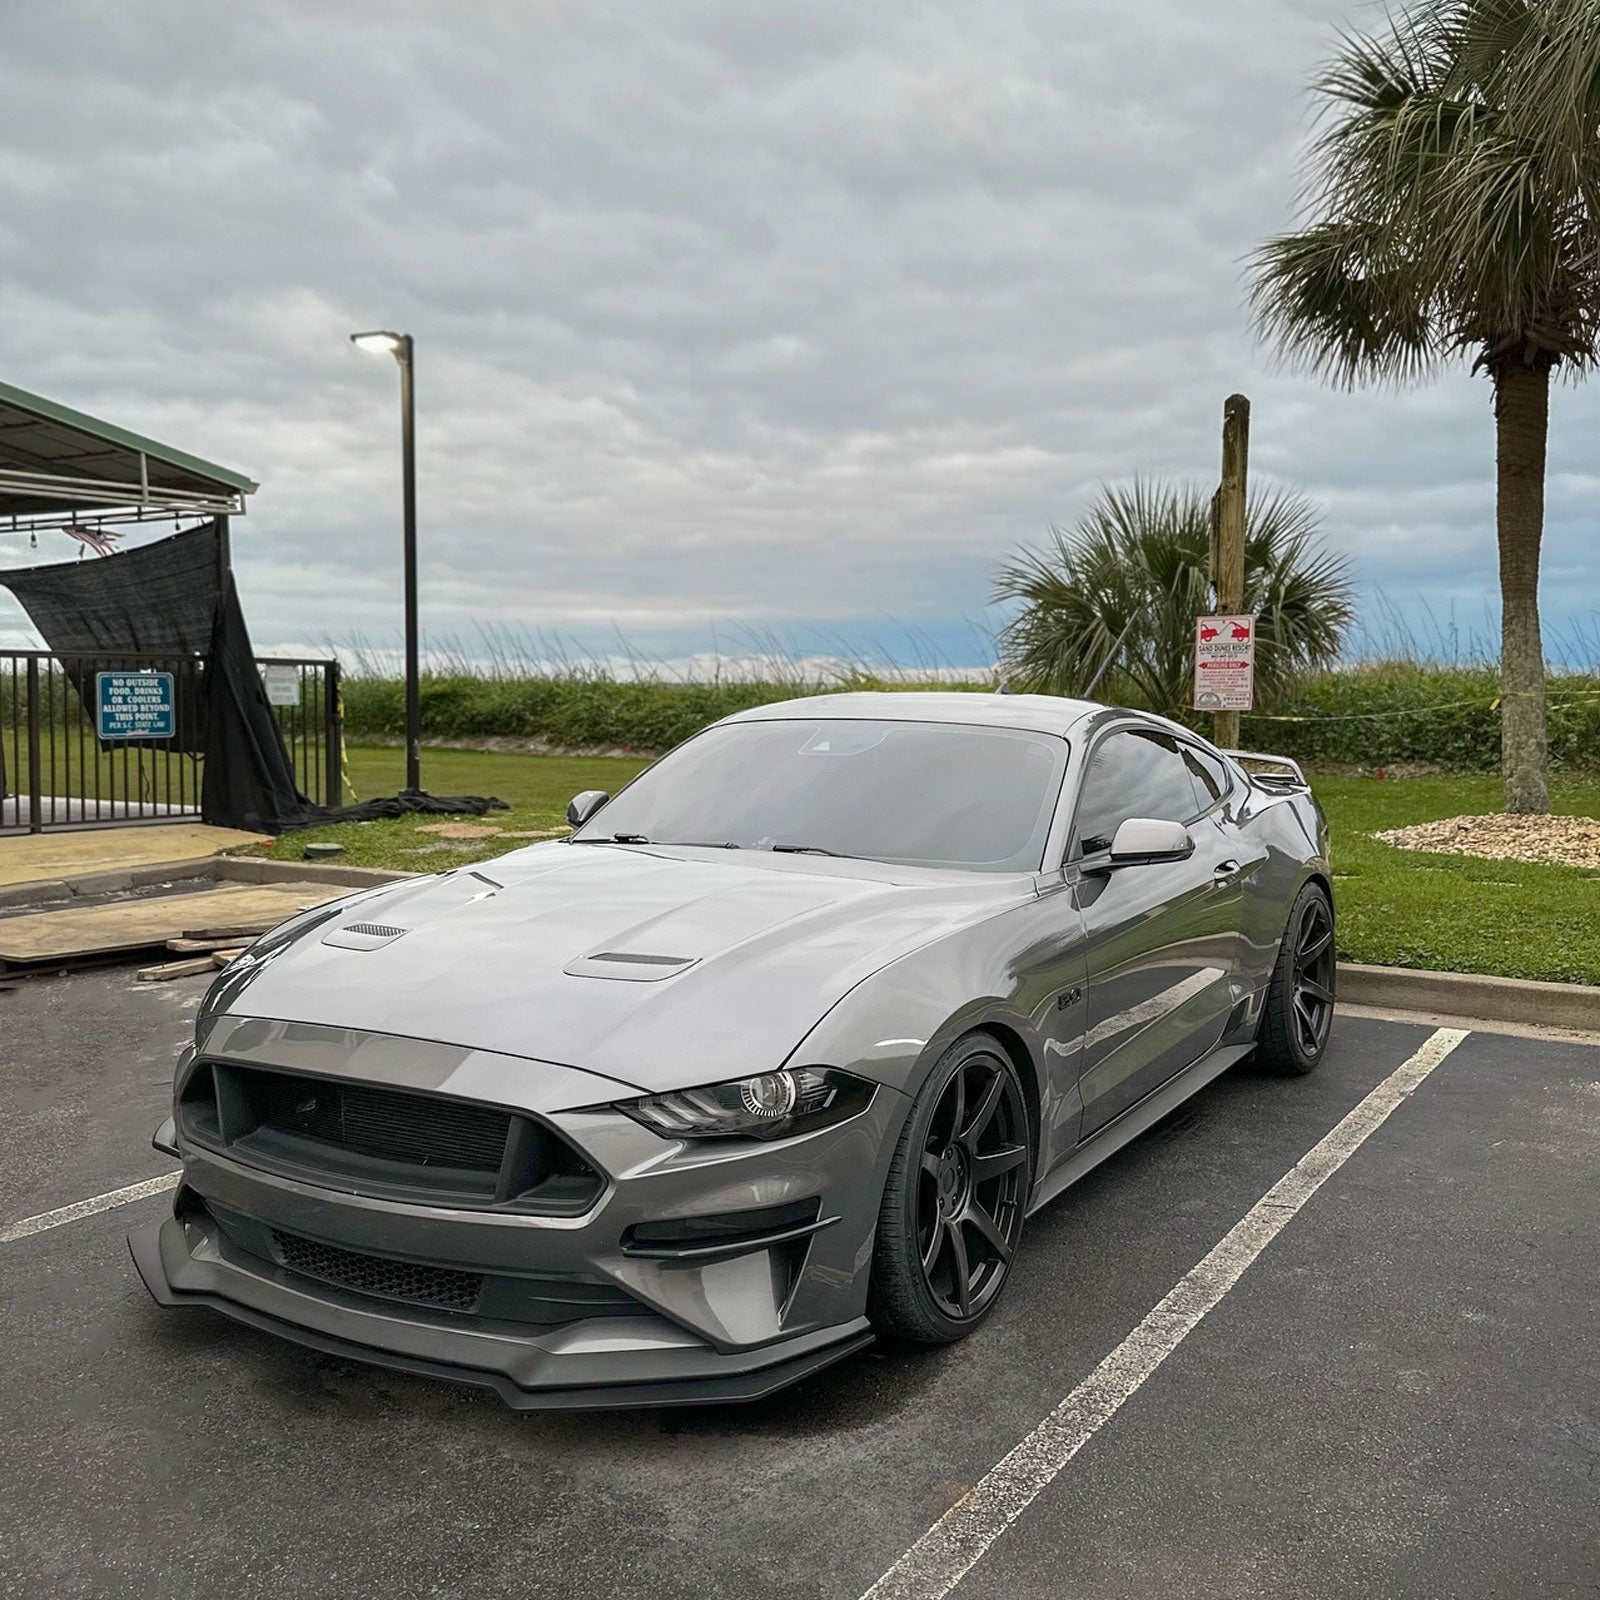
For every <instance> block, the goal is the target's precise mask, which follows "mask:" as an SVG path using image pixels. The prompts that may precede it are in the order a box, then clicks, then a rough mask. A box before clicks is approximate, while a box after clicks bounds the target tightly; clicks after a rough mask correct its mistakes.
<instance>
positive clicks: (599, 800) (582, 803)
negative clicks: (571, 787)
mask: <svg viewBox="0 0 1600 1600" xmlns="http://www.w3.org/2000/svg"><path fill="white" fill-rule="evenodd" d="M610 798H611V796H610V795H608V794H607V793H606V792H605V790H604V789H585V790H584V791H583V793H582V794H575V795H574V796H573V797H572V798H571V799H570V800H569V801H568V802H567V821H568V822H570V823H571V824H572V826H573V827H574V828H581V827H582V826H583V825H584V823H586V822H587V821H588V820H589V818H590V817H592V816H593V815H594V814H595V812H597V811H598V810H599V809H600V807H601V806H603V805H604V804H605V803H606V801H608V800H609V799H610Z"/></svg>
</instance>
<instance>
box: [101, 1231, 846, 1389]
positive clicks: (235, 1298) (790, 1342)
mask: <svg viewBox="0 0 1600 1600" xmlns="http://www.w3.org/2000/svg"><path fill="white" fill-rule="evenodd" d="M128 1248H129V1250H130V1251H131V1252H132V1255H133V1264H134V1266H135V1267H136V1268H137V1269H138V1272H139V1276H140V1277H141V1278H143V1279H144V1283H145V1287H146V1288H147V1289H148V1290H149V1291H150V1293H151V1295H152V1296H153V1298H154V1299H155V1301H156V1303H157V1304H158V1305H162V1306H208V1307H210V1308H211V1309H212V1310H214V1311H220V1312H222V1313H223V1314H224V1315H226V1316H229V1317H232V1318H234V1319H235V1320H236V1321H238V1322H243V1323H246V1324H248V1325H249V1326H250V1327H253V1328H259V1329H260V1330H262V1331H263V1332H264V1333H273V1334H277V1335H278V1336H279V1337H280V1338H284V1339H290V1340H293V1341H294V1342H295V1343H296V1344H301V1345H306V1346H309V1347H310V1348H311V1349H313V1350H320V1351H322V1352H323V1353H324V1354H327V1355H335V1356H344V1357H346V1358H347V1359H349V1360H352V1361H365V1362H371V1363H373V1364H375V1365H377V1366H383V1367H390V1368H394V1369H397V1370H399V1371H401V1372H411V1373H416V1374H418V1375H419V1376H422V1377H428V1378H443V1379H446V1380H448V1381H452V1382H456V1383H470V1384H477V1385H481V1386H482V1387H485V1388H488V1389H492V1390H494V1392H495V1393H496V1394H498V1395H499V1396H500V1398H501V1399H502V1400H503V1401H505V1403H506V1404H507V1405H509V1406H512V1407H513V1408H515V1409H516V1410H519V1411H525V1410H549V1409H569V1410H576V1409H585V1408H604V1407H634V1406H663V1405H687V1404H711V1403H715V1402H719V1401H722V1402H725V1401H736V1400H758V1399H760V1398H761V1397H762V1396H763V1395H767V1394H771V1393H772V1392H773V1391H775V1390H777V1389H782V1388H785V1387H786V1386H787V1385H789V1384H791V1383H797V1382H798V1381H799V1380H800V1379H802V1378H806V1377H809V1376H810V1375H811V1374H812V1373H814V1372H819V1371H821V1370H822V1369H823V1368H824V1367H827V1366H831V1365H832V1364H833V1363H834V1362H835V1361H839V1360H842V1359H843V1358H844V1357H845V1356H848V1355H851V1354H853V1353H854V1352H855V1351H857V1350H860V1349H862V1348H863V1347H865V1346H866V1345H868V1344H870V1343H871V1342H872V1337H873V1335H872V1331H871V1329H870V1328H869V1327H868V1326H867V1323H866V1320H865V1319H864V1318H857V1319H856V1320H855V1321H854V1322H853V1323H851V1324H848V1325H845V1326H843V1327H838V1328H826V1329H820V1330H817V1331H815V1332H812V1333H808V1334H801V1335H798V1336H796V1337H794V1338H792V1339H786V1340H783V1341H781V1342H780V1343H778V1344H776V1345H768V1346H764V1347H761V1348H758V1349H754V1350H750V1351H746V1352H743V1353H741V1352H737V1351H735V1352H726V1353H724V1352H719V1351H716V1350H713V1349H712V1348H711V1347H710V1346H708V1345H706V1344H705V1343H703V1342H702V1341H700V1340H696V1339H694V1338H692V1337H691V1336H685V1335H684V1334H683V1333H682V1332H681V1330H676V1331H675V1330H673V1329H672V1328H671V1327H670V1325H667V1324H664V1323H663V1322H662V1321H661V1320H660V1319H659V1318H650V1317H641V1318H639V1319H637V1320H636V1321H632V1320H629V1321H628V1322H626V1323H625V1322H624V1319H620V1318H618V1319H608V1320H607V1321H605V1322H599V1323H587V1324H583V1323H580V1324H575V1325H573V1326H571V1327H568V1328H564V1329H561V1330H559V1332H557V1333H555V1334H547V1335H543V1336H527V1335H523V1336H517V1335H508V1334H505V1333H499V1332H486V1331H482V1330H476V1329H474V1330H462V1329H460V1328H453V1327H447V1326H441V1325H439V1324H438V1323H432V1322H428V1321H426V1320H420V1319H419V1320H411V1319H408V1318H405V1317H402V1316H397V1315H395V1314H393V1313H392V1312H374V1311H370V1310H363V1309H357V1308H355V1307H352V1306H349V1305H342V1304H339V1303H337V1302H336V1301H334V1300H331V1299H328V1298H325V1297H322V1296H319V1295H317V1294H314V1293H310V1294H308V1293H306V1292H305V1290H304V1289H302V1288H298V1287H293V1286H290V1285H287V1284H285V1283H282V1282H272V1281H270V1280H269V1279H266V1278H263V1277H260V1276H257V1275H256V1274H252V1273H248V1272H245V1271H241V1269H240V1268H238V1267H237V1266H235V1265H233V1264H231V1263H229V1262H228V1261H226V1260H224V1259H223V1258H222V1257H221V1256H220V1255H219V1254H218V1253H217V1249H216V1241H215V1238H214V1237H213V1238H211V1239H209V1240H204V1239H202V1240H199V1241H196V1240H194V1239H192V1238H191V1237H190V1236H188V1231H187V1230H186V1228H185V1224H184V1221H183V1219H181V1218H179V1217H176V1216H174V1217H168V1218H167V1219H166V1220H165V1221H164V1222H159V1223H153V1224H150V1225H148V1226H146V1227H144V1228H140V1229H138V1230H137V1231H135V1232H133V1233H130V1234H129V1235H128Z"/></svg>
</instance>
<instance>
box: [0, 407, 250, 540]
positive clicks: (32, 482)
mask: <svg viewBox="0 0 1600 1600" xmlns="http://www.w3.org/2000/svg"><path fill="white" fill-rule="evenodd" d="M255 489H256V484H255V483H254V482H253V481H252V480H251V479H249V478H247V477H245V476H244V474H243V473H240V472H230V471H229V470H228V469H227V468H226V467H219V466H216V465H215V464H214V463H212V462H210V461H202V460H201V459H200V457H199V456H191V455H188V454H187V453H185V452H184V451H182V450H174V449H173V448H172V447H171V446H170V445H165V444H159V443H157V442H156V441H155V440H154V439H146V438H145V437H144V436H143V435H141V434H137V433H130V432H129V431H128V430H127V429H126V428H118V427H114V426H113V425H112V424H111V423H109V422H101V421H100V420H99V419H98V418H97V417H90V416H86V415H85V414H84V413H83V412H81V411H74V410H72V409H71V407H69V406H63V405H58V404H57V403H56V402H55V401H54V400H46V399H44V398H43V397H42V396H40V395H36V394H29V393H28V392H27V390H26V389H17V388H13V387H12V385H10V384H9V383H0V518H9V519H11V525H12V526H13V527H52V526H60V525H62V524H66V523H76V524H84V523H94V522H151V521H164V520H168V519H171V518H173V517H184V516H215V515H230V514H231V515H234V516H238V515H241V514H242V513H243V512H244V509H245V506H244V497H245V496H246V495H247V494H253V493H254V492H255Z"/></svg>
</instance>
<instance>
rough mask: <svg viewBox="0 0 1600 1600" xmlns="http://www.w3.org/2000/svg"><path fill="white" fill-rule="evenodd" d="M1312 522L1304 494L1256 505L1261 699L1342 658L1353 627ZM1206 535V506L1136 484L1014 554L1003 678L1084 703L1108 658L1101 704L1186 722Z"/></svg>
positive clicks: (1249, 562) (1348, 603) (1112, 492)
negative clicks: (1081, 697) (1037, 545)
mask: <svg viewBox="0 0 1600 1600" xmlns="http://www.w3.org/2000/svg"><path fill="white" fill-rule="evenodd" d="M1317 523H1318V516H1317V512H1316V509H1315V507H1314V506H1313V505H1312V504H1311V503H1310V502H1309V501H1308V500H1306V499H1305V498H1304V497H1303V496H1301V495H1298V494H1294V493H1292V492H1290V491H1287V490H1273V491H1264V492H1260V493H1257V494H1254V495H1252V496H1251V499H1250V504H1249V508H1248V511H1247V515H1246V534H1245V565H1246V571H1247V573H1248V578H1247V582H1246V590H1245V603H1246V606H1247V608H1248V609H1250V610H1252V611H1255V612H1257V613H1258V614H1259V615H1260V617H1261V622H1260V624H1259V626H1258V629H1257V645H1256V649H1257V672H1258V674H1259V676H1260V680H1261V683H1262V686H1263V690H1264V692H1276V691H1277V690H1278V689H1281V688H1282V687H1283V686H1284V685H1286V684H1287V683H1288V682H1289V681H1290V680H1291V679H1292V678H1293V677H1294V676H1295V675H1296V674H1297V673H1299V672H1303V671H1306V670H1308V669H1310V668H1314V667H1318V666H1326V665H1329V664H1331V663H1332V662H1333V661H1335V660H1337V658H1338V655H1339V651H1340V648H1341V646H1342V644H1343V639H1344V635H1345V633H1346V631H1347V630H1348V628H1349V627H1350V624H1351V622H1352V621H1353V618H1354V600H1353V591H1352V589H1351V586H1350V582H1349V578H1348V574H1347V571H1346V566H1345V563H1344V561H1343V559H1342V558H1341V557H1338V556H1333V555H1329V554H1327V553H1325V552H1324V551H1323V550H1322V548H1321V546H1320V544H1319V542H1318V538H1317ZM1210 536H1211V501H1210V496H1209V494H1208V493H1206V492H1205V491H1203V490H1201V489H1199V488H1198V487H1196V486H1194V485H1190V484H1170V483H1163V482H1158V481H1151V480H1147V479H1140V480H1135V481H1134V482H1133V483H1132V484H1130V485H1127V486H1108V487H1105V488H1103V489H1102V490H1101V491H1100V493H1099V495H1098V496H1097V497H1096V499H1095V501H1094V502H1093V504H1092V505H1091V506H1090V507H1089V509H1088V511H1087V512H1085V514H1084V516H1083V517H1082V518H1081V519H1080V521H1079V522H1078V523H1077V524H1076V526H1074V527H1073V528H1072V529H1070V530H1065V531H1064V530H1061V529H1056V530H1053V532H1052V534H1051V536H1050V538H1049V540H1048V541H1047V542H1046V543H1045V545H1044V546H1043V548H1041V549H1037V550H1035V549H1022V550H1019V551H1017V552H1016V553H1015V554H1014V555H1013V556H1012V557H1011V559H1010V560H1009V561H1008V562H1007V563H1006V564H1005V565H1004V566H1003V567H1002V568H1001V570H1000V572H999V574H998V576H997V578H996V580H995V594H996V597H997V598H999V599H1002V600H1009V601H1014V602H1020V609H1019V610H1018V612H1017V615H1016V616H1015V618H1014V619H1013V620H1012V621H1011V623H1009V624H1008V625H1007V627H1006V628H1005V629H1004V630H1003V631H1002V634H1001V640H1000V643H1001V659H1002V663H1003V666H1004V668H1005V671H1006V675H1007V677H1008V678H1009V679H1010V680H1011V681H1012V682H1013V683H1014V684H1015V685H1016V686H1017V687H1018V688H1026V689H1033V690H1037V691H1041V692H1045V693H1053V694H1082V693H1084V692H1085V691H1086V689H1087V688H1088V686H1089V684H1090V683H1091V682H1093V680H1094V678H1095V676H1096V674H1097V673H1099V672H1100V670H1101V669H1102V667H1104V666H1105V664H1106V662H1107V659H1108V657H1109V656H1110V654H1111V653H1112V652H1113V651H1114V650H1115V651H1116V656H1115V660H1114V662H1113V663H1112V669H1111V671H1110V672H1109V673H1108V674H1107V675H1106V677H1105V679H1104V680H1103V681H1102V683H1101V686H1100V689H1099V690H1098V697H1099V698H1100V699H1102V700H1113V701H1117V700H1120V701H1125V702H1128V703H1132V704H1136V705H1143V706H1146V707H1149V708H1150V709H1152V710H1156V711H1161V712H1163V713H1165V714H1166V715H1169V716H1177V717H1187V716H1189V715H1191V713H1190V712H1189V711H1188V710H1187V707H1188V705H1189V700H1190V694H1191V688H1192V678H1193V671H1194V664H1193V650H1194V620H1195V618H1196V617H1197V616H1202V615H1204V614H1205V612H1206V611H1207V609H1208V604H1209V591H1208V585H1207V579H1206V562H1207V556H1208V550H1209V546H1210ZM1130 624H1131V626H1130ZM1125 632H1126V638H1125V639H1124V638H1123V636H1124V633H1125ZM1119 640H1123V642H1122V644H1121V647H1120V649H1119V648H1118V641H1119Z"/></svg>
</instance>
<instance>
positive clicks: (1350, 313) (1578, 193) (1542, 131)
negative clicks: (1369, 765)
mask: <svg viewBox="0 0 1600 1600" xmlns="http://www.w3.org/2000/svg"><path fill="white" fill-rule="evenodd" d="M1315 87H1316V92H1317V94H1318V96H1319V97H1320V99H1321V100H1322V102H1323V109H1324V114H1325V120H1324V123H1323V126H1322V130H1321V132H1320V134H1319V136H1318V137H1317V139H1316V141H1315V142H1314V144H1313V146H1312V150H1311V176H1310V182H1309V185H1308V190H1307V194H1306V197H1305V211H1306V222H1305V225H1304V226H1303V227H1302V228H1301V229H1300V230H1299V231H1297V232H1294V233H1289V234H1285V235H1283V236H1282V237H1280V238H1276V239H1273V240H1271V241H1270V242H1269V243H1267V244H1266V245H1265V246H1263V247H1262V248H1261V249H1260V250H1259V251H1258V252H1257V254H1256V256H1255V258H1254V261H1253V276H1254V283H1253V287H1252V298H1253V302H1254V306H1255V310H1256V314H1257V317H1258V321H1259V325H1260V326H1261V328H1262V330H1263V331H1264V333H1265V334H1266V335H1267V336H1268V337H1269V338H1271V339H1272V340H1274V341H1275V342H1276V343H1277V344H1278V345H1279V346H1280V348H1281V349H1282V350H1283V351H1284V352H1285V353H1286V354H1288V355H1289V356H1290V357H1291V358H1296V359H1298V360H1300V361H1301V362H1302V363H1304V364H1305V365H1307V366H1309V367H1310V368H1312V369H1313V370H1315V371H1318V372H1320V373H1322V374H1323V375H1325V376H1326V377H1328V378H1330V379H1332V380H1333V381H1334V382H1336V383H1339V384H1341V385H1344V386H1346V387H1351V386H1354V385H1355V384H1357V383H1359V382H1362V381H1374V380H1375V381H1379V382H1382V381H1392V382H1400V383H1405V382H1409V381H1414V380H1417V379H1420V378H1423V377H1425V376H1427V375H1429V374H1430V373H1432V372H1433V371H1434V370H1435V369H1436V368H1437V367H1438V366H1439V365H1440V364H1441V363H1443V362H1445V361H1447V360H1450V359H1453V358H1468V359H1470V361H1471V364H1472V370H1473V371H1474V372H1479V371H1481V372H1485V373H1487V374H1488V377H1489V380H1490V382H1491V384H1492V385H1493V390H1494V417H1495V445H1496V458H1497V478H1496V517H1495V522H1496V531H1497V535H1498V541H1499V552H1500V603H1501V639H1500V676H1501V762H1502V768H1503V771H1504V775H1505V801H1506V810H1507V811H1513V812H1537V813H1543V812H1546V811H1548V810H1549V809H1550V796H1549V760H1548V752H1547V749H1546V741H1545V667H1544V648H1543V643H1542V641H1541V639H1540V634H1539V544H1540V540H1541V538H1542V537H1543V533H1544V475H1545V442H1546V436H1547V433H1548V428H1549V410H1550V375H1551V373H1552V371H1554V369H1555V368H1556V367H1557V366H1562V367H1563V368H1564V370H1565V371H1566V372H1568V373H1569V374H1572V375H1575V376H1576V375H1581V374H1583V373H1584V372H1586V371H1587V370H1588V368H1589V367H1590V366H1592V365H1593V364H1594V361H1595V355H1596V350H1595V338H1596V328H1597V319H1600V225H1597V219H1600V0H1430V3H1428V4H1425V5H1422V6H1420V7H1418V8H1417V9H1415V10H1412V11H1410V12H1408V13H1407V14H1406V15H1404V16H1403V17H1402V18H1401V19H1399V20H1398V21H1395V22H1391V23H1390V24H1389V26H1388V28H1387V30H1386V31H1385V32H1384V33H1382V34H1381V35H1380V36H1371V37H1369V36H1366V35H1359V34H1358V35H1353V36H1350V37H1348V38H1346V39H1345V40H1344V42H1343V43H1342V45H1341V47H1340V49H1339V50H1338V52H1337V54H1336V55H1335V57H1334V60H1333V63H1332V65H1331V66H1329V67H1328V68H1327V70H1326V71H1325V72H1324V73H1323V75H1322V77H1321V78H1320V79H1319V80H1318V82H1317V84H1316V86H1315Z"/></svg>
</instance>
